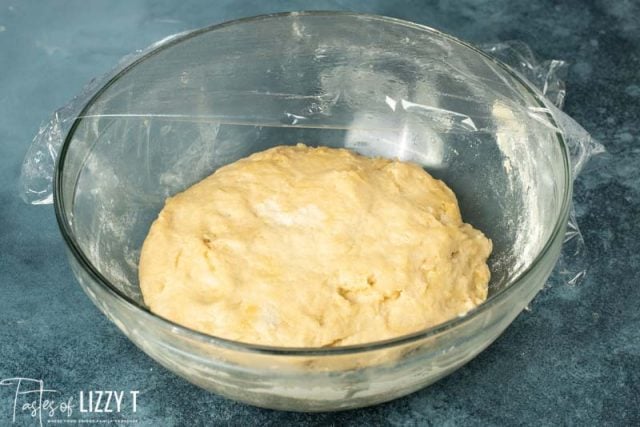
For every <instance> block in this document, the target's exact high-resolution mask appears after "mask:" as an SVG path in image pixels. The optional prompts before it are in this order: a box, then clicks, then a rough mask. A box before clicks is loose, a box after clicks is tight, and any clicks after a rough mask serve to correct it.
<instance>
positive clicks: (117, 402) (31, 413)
mask: <svg viewBox="0 0 640 427" xmlns="http://www.w3.org/2000/svg"><path fill="white" fill-rule="evenodd" d="M0 386H4V387H2V388H8V389H9V390H11V393H10V397H9V399H7V402H8V405H7V406H8V407H9V408H10V413H9V417H10V418H11V420H12V422H14V423H15V422H16V420H18V419H19V418H20V417H30V418H31V419H33V420H34V421H36V422H37V423H38V424H39V425H40V426H42V425H43V424H44V423H48V424H93V423H100V424H105V423H109V424H110V423H114V424H130V423H137V422H138V419H137V418H128V417H127V415H132V414H135V413H136V412H137V410H138V393H139V391H138V390H132V391H128V392H125V391H119V390H80V391H79V392H78V393H77V394H75V395H69V396H63V395H62V393H61V392H60V391H58V390H54V389H50V388H47V387H45V384H44V381H42V380H37V379H33V378H21V377H15V378H5V379H3V380H1V381H0ZM87 417H89V418H87Z"/></svg>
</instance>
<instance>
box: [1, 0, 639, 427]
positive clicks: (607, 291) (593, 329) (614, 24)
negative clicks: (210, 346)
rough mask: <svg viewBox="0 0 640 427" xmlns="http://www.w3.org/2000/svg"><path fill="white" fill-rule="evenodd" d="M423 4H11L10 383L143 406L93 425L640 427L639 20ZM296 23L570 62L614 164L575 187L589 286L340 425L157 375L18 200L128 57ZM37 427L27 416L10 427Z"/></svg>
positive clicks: (340, 416)
mask: <svg viewBox="0 0 640 427" xmlns="http://www.w3.org/2000/svg"><path fill="white" fill-rule="evenodd" d="M430 3H431V2H425V1H407V2H400V1H382V0H378V1H368V2H357V1H315V2H302V1H278V2H276V1H273V0H272V1H268V2H262V1H258V0H255V1H244V2H240V1H230V0H228V1H219V2H215V3H214V2H204V1H181V2H169V1H158V2H151V1H135V2H134V1H124V0H123V1H108V2H107V1H103V2H85V1H82V0H76V1H56V2H37V1H34V0H30V1H7V0H4V1H2V2H0V179H1V182H2V186H1V187H0V227H1V229H0V303H1V308H0V345H1V346H0V380H2V379H5V378H10V377H29V378H34V379H42V380H43V381H45V385H46V386H47V387H49V388H54V389H57V390H59V391H60V393H59V394H58V395H57V396H65V397H66V396H76V397H77V394H78V392H79V391H80V390H124V391H125V392H127V393H128V391H130V390H139V391H140V395H139V397H138V408H137V412H136V413H135V414H133V413H132V412H131V411H130V409H129V410H125V411H123V412H122V413H121V414H120V415H113V416H104V414H102V415H100V416H98V415H96V416H91V415H90V414H81V413H79V412H77V410H78V408H76V409H75V411H76V412H74V414H73V415H72V417H71V418H72V419H91V418H95V419H97V418H102V419H115V418H125V419H135V420H138V422H139V424H142V425H154V426H156V425H210V424H216V423H233V424H265V425H282V424H283V423H293V422H296V423H306V424H329V423H334V424H345V423H346V424H354V425H355V424H362V423H374V424H394V425H396V424H397V425H414V424H433V425H516V424H527V425H549V424H563V425H567V424H572V425H593V424H608V425H640V241H639V239H640V3H638V2H634V1H631V0H626V1H617V2H606V1H590V2H581V1H571V2H566V3H564V4H556V3H555V2H552V1H544V0H532V1H529V2H527V4H524V3H522V4H518V5H516V4H515V3H516V2H511V1H507V0H485V1H470V0H466V1H457V2H455V1H451V2H449V1H440V2H438V3H437V4H430ZM609 3H611V4H609ZM274 5H277V6H274ZM302 9H350V10H356V11H361V12H369V13H376V14H382V15H388V16H394V17H399V18H403V19H408V20H412V21H416V22H419V23H423V24H427V25H430V26H433V27H435V28H439V29H441V30H444V31H446V32H449V33H451V34H454V35H456V36H459V37H461V38H463V39H466V40H468V41H470V42H473V43H486V42H495V41H500V40H510V39H518V40H522V41H524V42H525V43H527V44H529V45H530V46H531V47H532V48H533V50H534V51H535V52H537V53H538V54H539V55H540V56H541V57H545V58H561V59H565V60H567V61H569V62H570V63H571V67H570V68H569V75H568V78H567V85H568V98H567V100H566V106H565V110H566V111H567V112H568V113H569V114H570V115H572V116H573V117H574V118H575V119H577V120H578V121H579V122H580V123H581V124H583V126H585V128H586V129H587V130H588V131H590V132H591V133H592V134H593V135H594V136H595V137H596V138H598V139H599V140H600V141H601V142H602V143H603V144H604V145H605V146H606V148H607V149H608V151H609V152H610V154H611V156H610V158H609V159H608V160H607V161H606V162H601V163H602V164H601V166H600V167H599V168H597V169H594V170H591V171H589V172H588V173H587V174H585V175H583V176H582V177H581V178H580V179H579V180H578V182H577V183H576V195H575V199H576V201H577V213H578V219H579V222H580V225H581V227H582V231H583V233H584V237H585V241H586V245H587V250H588V254H587V256H588V261H589V264H590V265H591V268H590V271H589V273H588V276H587V279H586V280H585V281H584V282H582V283H581V284H579V285H577V286H570V285H562V284H559V285H553V286H550V287H547V288H546V289H545V290H544V291H543V292H542V293H541V294H540V295H538V297H537V298H536V300H535V301H534V303H533V304H532V307H531V308H532V309H531V311H526V312H523V313H522V314H521V315H520V316H519V317H518V318H517V319H516V321H515V322H514V323H513V325H512V326H511V327H510V328H509V329H508V330H507V331H506V332H505V334H504V335H503V336H502V337H501V338H500V339H498V341H497V342H496V343H495V344H493V345H492V346H491V347H490V348H489V349H488V350H487V351H485V352H483V353H482V354H481V355H480V356H478V357H477V358H476V359H475V360H473V361H472V362H471V363H469V364H468V365H467V366H466V367H464V368H463V369H461V370H459V371H457V372H455V373H454V374H452V375H451V376H449V377H447V378H445V379H444V380H442V381H440V382H438V383H437V384H435V385H433V386H431V387H429V388H427V389H424V390H422V391H419V392H417V393H414V394H412V395H410V396H408V397H405V398H403V399H399V400H397V401H394V402H390V403H387V404H382V405H379V406H376V407H372V408H367V409H362V410H355V411H349V412H342V413H334V414H295V413H285V412H277V411H269V410H261V409H257V408H253V407H249V406H246V405H243V404H240V403H235V402H230V401H227V400H225V399H223V398H221V397H218V396H216V395H213V394H210V393H206V392H204V391H202V390H200V389H198V388H197V387H195V386H192V385H190V384H189V383H187V382H185V381H183V380H181V379H180V378H177V377H175V376H174V375H173V374H171V373H170V372H168V371H166V370H165V369H163V368H162V367H160V366H159V365H157V364H156V363H155V362H153V361H152V360H151V359H149V358H148V357H147V356H146V355H145V354H144V353H142V352H141V351H139V350H138V349H137V348H135V347H134V346H133V344H131V343H130V342H129V341H128V340H127V339H126V338H125V337H124V336H123V335H122V334H121V333H120V332H119V331H118V330H117V329H116V327H115V326H113V325H111V324H110V323H109V322H108V321H107V320H106V319H105V317H104V316H103V315H102V314H101V313H100V312H99V311H98V309H97V308H95V307H94V306H93V305H92V304H91V303H90V301H89V300H88V298H86V297H85V295H84V294H83V293H82V291H81V289H80V287H79V286H78V285H77V284H76V282H75V280H74V278H73V276H72V274H71V271H70V269H69V267H68V264H67V260H66V256H65V253H64V246H63V242H62V239H61V237H60V235H59V233H58V230H57V226H56V224H55V219H54V215H53V210H52V208H51V207H50V206H48V207H33V206H27V205H25V204H24V203H23V202H22V201H20V199H19V198H18V188H17V180H18V175H19V172H20V163H21V161H22V157H23V156H24V154H25V151H26V149H27V147H28V145H29V142H30V140H31V138H32V137H33V135H34V134H35V132H36V131H37V129H38V126H39V125H40V123H42V122H43V121H44V120H45V119H47V117H48V115H49V114H50V113H51V112H52V111H53V110H54V109H56V108H57V107H59V106H60V105H62V104H64V103H66V102H67V101H68V100H69V98H70V97H72V96H73V95H74V94H76V93H77V92H78V91H79V90H80V89H81V87H82V86H83V85H84V84H85V83H86V82H87V81H88V80H89V79H90V78H91V77H93V76H96V75H100V74H102V73H103V72H105V71H107V70H108V69H110V68H111V67H112V66H114V65H115V64H116V63H117V61H118V59H119V58H120V57H122V56H123V55H125V54H127V53H129V52H131V51H134V50H136V49H139V48H143V47H145V46H147V45H148V44H150V43H151V42H153V41H156V40H158V39H160V38H163V37H164V36H166V35H169V34H172V33H175V32H178V31H182V30H186V29H191V28H196V27H200V26H205V25H209V24H213V23H217V22H222V21H225V20H229V19H233V18H238V17H243V16H250V15H256V14H261V13H266V12H275V11H285V10H302ZM14 391H15V389H14V388H13V387H9V386H6V387H0V425H4V424H10V423H11V416H12V412H11V411H12V408H13V399H14V395H13V392H14ZM23 397H24V396H23ZM24 400H25V401H26V400H27V399H26V398H25V399H24ZM20 401H21V402H22V400H20ZM57 417H58V418H60V416H57ZM43 422H46V415H43ZM36 423H37V418H30V417H29V415H28V413H27V412H22V411H21V408H20V407H19V408H18V414H17V417H16V423H15V425H36Z"/></svg>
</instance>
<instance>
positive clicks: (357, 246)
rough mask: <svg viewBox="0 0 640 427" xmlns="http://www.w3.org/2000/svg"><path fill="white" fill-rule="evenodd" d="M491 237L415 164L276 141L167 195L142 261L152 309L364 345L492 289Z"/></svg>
mask: <svg viewBox="0 0 640 427" xmlns="http://www.w3.org/2000/svg"><path fill="white" fill-rule="evenodd" d="M490 252H491V241H490V240H489V239H487V238H486V237H485V236H484V235H483V234H482V233H481V232H480V231H478V230H476V229H474V228H473V227H472V226H470V225H469V224H465V223H463V222H462V219H461V217H460V210H459V209H458V204H457V201H456V198H455V195H454V194H453V192H452V191H451V190H450V189H449V188H448V187H447V186H446V185H445V184H444V183H443V182H442V181H439V180H436V179H434V178H432V177H431V176H430V175H429V174H427V173H426V172H425V171H424V170H423V169H422V168H421V167H420V166H418V165H415V164H410V163H404V162H400V161H393V160H388V159H382V158H367V157H363V156H360V155H357V154H355V153H352V152H350V151H348V150H345V149H332V148H326V147H322V148H310V147H306V146H304V145H302V144H298V145H297V146H295V147H291V146H289V147H285V146H280V147H275V148H272V149H269V150H266V151H263V152H260V153H256V154H253V155H251V156H249V157H247V158H245V159H241V160H239V161H237V162H235V163H232V164H230V165H227V166H224V167H222V168H220V169H219V170H217V171H216V172H215V173H214V174H213V175H211V176H209V177H208V178H205V179H204V180H203V181H201V182H199V183H197V184H195V185H193V186H192V187H190V188H189V189H187V190H186V191H184V192H182V193H180V194H177V195H176V196H174V197H171V198H169V199H167V201H166V204H165V206H164V208H163V209H162V211H161V212H160V215H159V216H158V219H157V220H156V221H155V222H154V223H153V225H152V226H151V230H150V231H149V235H148V236H147V238H146V240H145V242H144V246H143V248H142V254H141V257H140V286H141V289H142V293H143V296H144V300H145V302H146V304H147V305H148V306H149V307H150V309H151V310H152V311H153V312H154V313H156V314H158V315H160V316H162V317H165V318H167V319H170V320H173V321H174V322H176V323H179V324H182V325H184V326H187V327H189V328H192V329H196V330H198V331H202V332H205V333H208V334H211V335H215V336H218V337H223V338H227V339H232V340H237V341H244V342H248V343H256V344H266V345H275V346H286V347H325V346H339V345H349V344H358V343H366V342H372V341H379V340H383V339H387V338H392V337H396V336H399V335H404V334H407V333H411V332H416V331H419V330H421V329H424V328H427V327H430V326H433V325H436V324H438V323H441V322H444V321H446V320H448V319H451V318H453V317H455V316H460V315H463V314H464V313H466V312H467V311H468V310H470V309H472V308H473V307H475V306H477V305H478V304H480V303H481V302H482V301H484V300H485V299H486V297H487V283H488V281H489V268H488V267H487V264H486V259H487V257H488V256H489V254H490Z"/></svg>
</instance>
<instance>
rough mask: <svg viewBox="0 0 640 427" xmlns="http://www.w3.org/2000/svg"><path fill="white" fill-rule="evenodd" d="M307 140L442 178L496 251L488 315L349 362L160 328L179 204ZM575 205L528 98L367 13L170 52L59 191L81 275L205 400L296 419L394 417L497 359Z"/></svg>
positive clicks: (71, 137)
mask: <svg viewBox="0 0 640 427" xmlns="http://www.w3.org/2000/svg"><path fill="white" fill-rule="evenodd" d="M300 141H302V142H304V143H306V144H308V145H327V146H332V147H349V148H351V149H353V150H356V151H358V152H360V153H362V154H365V155H369V156H374V155H379V156H386V157H395V158H400V159H402V160H408V161H412V162H416V163H419V164H421V165H423V166H424V167H425V168H426V169H427V170H428V171H429V172H430V173H431V174H433V175H434V176H436V177H438V178H441V179H443V180H444V181H445V182H446V183H447V184H448V185H449V186H450V187H452V189H453V190H454V191H455V192H456V194H457V195H458V198H459V202H460V207H461V210H462V214H463V217H464V219H465V220H466V221H467V222H469V223H471V224H473V225H474V226H475V227H477V228H479V229H480V230H483V231H484V232H485V233H486V234H487V235H488V236H489V237H490V238H491V239H492V240H493V243H494V248H495V249H494V253H493V255H492V256H491V258H490V260H489V264H490V268H491V271H492V279H491V283H490V293H489V298H488V300H487V301H486V302H485V303H484V304H482V305H481V306H479V307H477V308H476V309H474V310H472V311H471V312H469V313H468V314H467V315H466V316H463V317H459V318H455V319H451V320H450V321H448V322H446V323H444V324H441V325H439V326H436V327H433V328H430V329H427V330H423V331H419V332H416V333H414V334H411V335H407V336H402V337H399V338H396V339H392V340H387V341H381V342H374V343H369V344H365V345H356V346H349V347H338V348H274V347H264V346H256V345H247V344H244V343H241V342H233V341H229V340H225V339H222V338H218V337H214V336H208V335H204V334H202V333H198V332H195V331H193V330H189V329H187V328H184V327H182V326H180V325H177V324H174V323H172V322H170V321H167V320H165V319H162V318H160V317H158V316H156V315H154V314H153V313H151V312H149V310H148V308H147V307H146V306H145V305H144V303H143V300H142V297H141V294H140V289H139V286H138V278H137V264H138V257H139V253H140V247H141V245H142V242H143V239H144V238H145V235H146V233H147V231H148V229H149V226H150V224H151V222H152V220H153V219H154V218H155V217H156V215H157V214H158V212H159V211H160V209H161V208H162V205H163V201H164V199H165V198H166V197H167V196H169V195H172V194H174V193H176V192H178V191H181V190H183V189H185V188H187V187H188V186H190V185H191V184H193V183H195V182H197V181H198V180H200V179H202V178H203V177H205V176H207V175H209V174H211V173H212V172H213V171H214V170H215V169H216V168H218V167H220V166H222V165H225V164H227V163H230V162H233V161H235V160H237V159H239V158H241V157H244V156H247V155H248V154H250V153H253V152H255V151H259V150H263V149H266V148H268V147H271V146H274V145H280V144H295V143H297V142H300ZM570 198H571V179H570V169H569V163H568V157H567V150H566V147H565V143H564V141H563V139H562V134H561V132H559V131H558V129H557V127H556V126H555V123H554V119H553V116H552V115H551V114H549V113H548V110H547V109H546V107H545V101H544V100H543V99H542V97H541V96H540V95H539V94H537V92H536V91H535V90H534V89H533V88H532V87H531V85H530V84H529V83H527V82H525V81H523V80H522V79H521V78H520V77H519V76H518V75H516V74H515V73H514V72H513V71H511V70H510V69H509V68H508V67H506V66H504V65H502V64H500V63H499V62H497V61H495V60H493V59H491V58H489V57H488V56H486V55H484V54H483V53H481V52H480V51H478V50H476V49H474V48H473V47H471V46H469V45H467V44H465V43H463V42H461V41H459V40H457V39H455V38H453V37H451V36H448V35H446V34H442V33H440V32H438V31H435V30H433V29H430V28H427V27H424V26H420V25H416V24H412V23H409V22H404V21H400V20H396V19H390V18H384V17H378V16H366V15H358V14H351V13H324V12H321V13H291V14H279V15H270V16H261V17H256V18H251V19H243V20H239V21H234V22H230V23H225V24H222V25H217V26H213V27H210V28H205V29H202V30H198V31H194V32H191V33H189V34H186V35H182V36H179V37H177V38H175V39H173V40H170V41H168V42H165V43H162V44H160V45H159V46H157V47H156V48H155V49H153V50H151V51H149V52H148V53H146V54H145V55H143V56H142V57H141V58H139V59H138V60H137V61H135V62H134V63H133V64H131V65H130V66H128V67H126V68H125V69H124V70H122V71H121V72H120V73H119V74H117V75H116V76H115V77H114V78H112V79H111V80H110V81H109V82H108V83H107V84H106V85H105V86H104V87H103V88H102V89H101V90H100V91H99V92H98V93H97V94H96V95H95V96H94V97H93V98H92V99H91V101H90V102H88V103H87V105H86V106H85V108H84V110H83V111H82V113H81V114H80V115H79V116H78V117H77V118H76V120H75V122H74V124H73V127H72V128H71V130H70V131H69V133H68V135H67V137H66V140H65V143H64V146H63V148H62V151H61V154H60V156H59V159H58V164H57V169H56V177H55V208H56V214H57V218H58V222H59V225H60V228H61V230H62V234H63V236H64V239H65V240H66V243H67V245H68V250H69V259H70V262H71V265H72V267H73V271H74V273H75V275H76V276H77V278H78V280H79V282H80V284H81V285H82V287H83V289H84V290H85V291H86V293H87V294H88V295H89V297H90V298H91V299H92V300H93V302H94V303H95V304H96V305H97V306H98V307H99V308H100V309H101V310H102V311H103V312H104V313H105V314H106V315H107V316H108V317H109V319H111V320H112V321H113V322H114V323H115V324H116V325H117V326H118V327H119V328H120V329H121V330H122V331H123V332H124V333H125V334H126V335H127V336H128V337H129V338H130V339H131V340H132V341H133V342H134V343H135V344H136V345H138V346H139V347H140V348H141V349H142V350H143V351H144V352H146V353H147V354H148V355H150V356H151V357H152V358H154V359H155V360H157V361H158V362H159V363H160V364H162V365H164V366H165V367H166V368H168V369H170V370H171V371H173V372H175V373H177V374H179V375H181V376H183V377H184V378H186V379H187V380H189V381H191V382H193V383H195V384H198V385H200V386H202V387H204V388H206V389H208V390H212V391H214V392H216V393H220V394H222V395H224V396H228V397H230V398H232V399H237V400H241V401H244V402H249V403H251V404H254V405H258V406H263V407H269V408H278V409H287V410H296V411H323V410H335V409H345V408H353V407H359V406H366V405H371V404H374V403H378V402H382V401H387V400H390V399H394V398H396V397H399V396H402V395H405V394H407V393H410V392H412V391H414V390H417V389H419V388H421V387H424V386H426V385H427V384H430V383H432V382H434V381H436V380H437V379H439V378H441V377H442V376H444V375H447V374H448V373H450V372H452V371H453V370H455V369H457V368H458V367H460V366H461V365H463V364H464V363H465V362H467V361H469V360H470V359H471V358H472V357H474V356H475V355H476V354H478V353H479V352H480V351H482V350H483V349H484V348H485V347H487V346H488V345H489V344H490V343H491V342H492V341H493V340H494V339H495V338H496V337H497V336H498V335H499V334H500V333H501V332H502V331H503V330H504V329H505V328H506V327H507V326H508V325H509V323H511V321H512V320H513V319H514V318H515V317H516V315H517V314H518V313H519V312H520V311H521V310H522V309H523V308H524V307H525V306H526V304H527V303H528V302H529V301H530V300H531V299H532V298H533V296H534V295H535V294H536V293H537V292H538V290H539V289H540V288H541V287H542V286H543V284H544V282H545V280H546V279H547V277H548V275H549V273H550V272H551V269H552V268H553V266H554V264H555V262H556V260H557V258H558V255H559V252H560V247H561V244H562V241H563V236H564V228H565V225H566V222H567V215H568V204H569V201H570ZM487 381H492V379H491V378H487Z"/></svg>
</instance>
